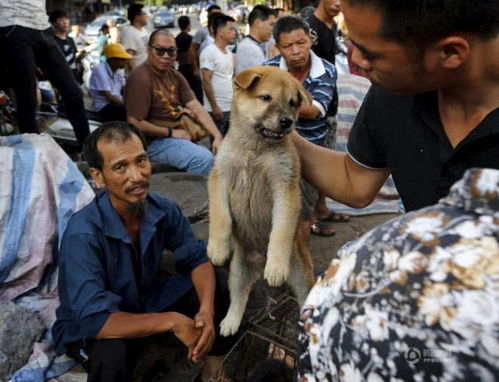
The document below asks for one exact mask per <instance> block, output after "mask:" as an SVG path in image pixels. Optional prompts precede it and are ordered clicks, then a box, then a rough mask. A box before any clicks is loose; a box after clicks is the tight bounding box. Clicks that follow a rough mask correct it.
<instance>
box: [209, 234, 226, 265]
mask: <svg viewBox="0 0 499 382" xmlns="http://www.w3.org/2000/svg"><path fill="white" fill-rule="evenodd" d="M229 254H230V251H229V243H228V242H226V241H224V240H209V241H208V258H209V259H210V260H211V262H212V263H213V265H218V266H221V265H224V264H225V262H226V261H227V260H228V259H229Z"/></svg>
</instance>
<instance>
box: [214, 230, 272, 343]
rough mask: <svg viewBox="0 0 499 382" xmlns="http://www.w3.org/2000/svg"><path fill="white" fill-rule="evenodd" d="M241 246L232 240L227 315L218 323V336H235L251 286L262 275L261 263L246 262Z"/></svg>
mask: <svg viewBox="0 0 499 382" xmlns="http://www.w3.org/2000/svg"><path fill="white" fill-rule="evenodd" d="M250 255H251V254H250ZM246 256H248V255H247V254H246V253H244V249H243V248H242V246H241V245H240V244H239V243H238V242H237V240H234V255H233V257H232V261H231V263H230V272H229V292H230V306H229V311H228V312H227V315H226V316H225V318H224V319H223V321H222V322H221V323H220V334H221V335H222V336H229V335H232V334H235V333H236V332H237V330H238V329H239V326H240V325H241V320H242V318H243V315H244V310H245V308H246V303H247V302H248V297H249V294H250V291H251V287H252V285H253V284H254V283H255V281H256V280H258V279H259V278H260V277H261V276H262V273H263V261H264V259H263V258H262V260H261V261H252V260H251V259H250V260H249V261H248V259H247V258H246Z"/></svg>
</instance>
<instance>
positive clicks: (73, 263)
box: [52, 192, 208, 354]
mask: <svg viewBox="0 0 499 382" xmlns="http://www.w3.org/2000/svg"><path fill="white" fill-rule="evenodd" d="M139 237H140V248H137V249H135V248H134V246H133V245H132V240H131V238H130V236H129V234H128V232H127V231H126V228H125V226H124V224H123V223H122V221H121V219H120V217H119V215H118V213H117V212H116V210H115V209H114V207H113V206H112V204H111V201H110V200H109V194H108V193H107V192H103V193H102V194H100V195H98V196H96V197H95V199H94V200H93V201H92V202H91V203H90V204H89V205H87V206H86V207H84V208H83V209H82V210H80V211H79V212H77V213H75V214H74V215H73V216H72V217H71V219H70V221H69V223H68V226H67V228H66V231H65V232H64V235H63V238H62V241H61V246H60V250H59V298H60V303H61V305H60V306H59V308H58V309H57V311H56V314H57V320H56V322H55V324H54V326H53V328H52V335H53V339H54V343H55V347H56V352H57V354H63V353H64V352H65V348H64V345H65V344H67V343H70V342H74V341H78V340H85V339H91V338H95V336H96V335H97V333H98V332H99V331H100V329H101V328H102V326H103V325H104V323H105V322H106V320H107V319H108V318H109V316H110V315H111V313H114V312H117V311H124V312H130V313H149V312H161V311H165V310H167V308H168V306H170V305H171V304H173V303H174V302H175V301H177V300H178V299H179V298H180V297H182V296H183V295H184V294H185V293H186V292H187V291H188V290H190V289H191V288H192V287H193V284H192V280H191V277H190V273H191V271H192V270H193V269H194V268H196V267H197V266H198V265H200V264H202V263H205V262H207V261H208V257H207V254H206V245H205V243H204V242H203V241H200V240H197V239H196V238H195V237H194V234H193V233H192V230H191V227H190V224H189V222H188V220H187V219H186V217H185V216H184V215H183V214H182V212H181V211H180V208H179V207H178V206H177V205H176V204H174V203H173V202H171V201H170V200H169V199H167V198H165V197H163V196H160V195H157V194H152V193H150V194H149V195H148V197H147V208H146V211H145V214H144V216H143V217H142V219H141V223H140V236H139ZM165 249H167V250H170V251H172V252H173V260H174V263H175V267H176V269H177V271H178V272H179V274H178V275H175V276H172V277H169V278H167V279H166V280H160V278H159V270H160V263H161V259H162V255H163V250H165Z"/></svg>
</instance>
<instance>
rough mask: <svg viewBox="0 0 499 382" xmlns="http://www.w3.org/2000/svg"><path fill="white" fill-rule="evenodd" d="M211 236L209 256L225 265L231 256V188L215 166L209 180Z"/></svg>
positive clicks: (219, 263) (217, 263) (215, 262)
mask: <svg viewBox="0 0 499 382" xmlns="http://www.w3.org/2000/svg"><path fill="white" fill-rule="evenodd" d="M208 196H209V200H210V203H209V214H210V226H209V238H208V257H209V258H210V260H211V262H212V263H213V264H215V265H223V264H224V263H225V262H226V261H227V259H228V258H229V251H230V237H231V233H232V232H231V229H232V218H231V214H230V207H229V189H228V186H227V184H226V182H225V181H224V177H223V176H221V175H220V173H219V171H218V170H217V169H216V167H215V168H213V170H212V171H211V173H210V177H209V180H208Z"/></svg>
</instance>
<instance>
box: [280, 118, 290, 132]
mask: <svg viewBox="0 0 499 382" xmlns="http://www.w3.org/2000/svg"><path fill="white" fill-rule="evenodd" d="M292 124H293V120H292V119H291V118H289V117H281V118H280V119H279V125H280V126H281V127H282V128H283V129H287V128H288V127H289V126H291V125H292Z"/></svg>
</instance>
